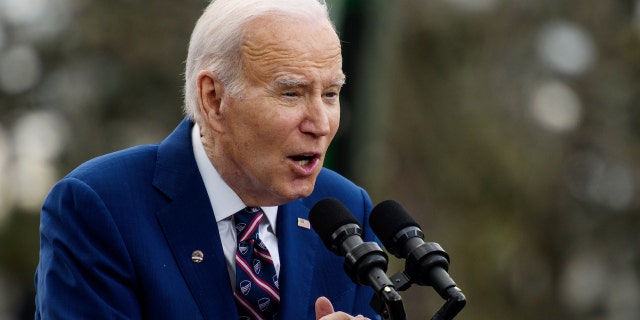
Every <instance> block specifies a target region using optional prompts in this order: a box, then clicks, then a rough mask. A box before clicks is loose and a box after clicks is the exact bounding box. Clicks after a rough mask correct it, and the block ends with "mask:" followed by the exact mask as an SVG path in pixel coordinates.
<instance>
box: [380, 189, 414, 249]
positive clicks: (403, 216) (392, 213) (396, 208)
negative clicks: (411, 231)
mask: <svg viewBox="0 0 640 320" xmlns="http://www.w3.org/2000/svg"><path fill="white" fill-rule="evenodd" d="M369 224H370V225H371V229H373V232H375V234H376V235H377V236H378V238H380V241H382V244H383V245H384V246H385V247H386V248H387V249H389V248H393V247H394V246H395V244H394V243H393V238H394V237H395V235H396V234H397V233H398V232H399V231H400V230H402V229H404V228H406V227H412V226H413V227H418V228H419V227H420V226H419V225H418V223H417V222H416V221H415V220H413V218H411V216H410V215H409V213H408V212H407V211H406V210H405V209H404V208H403V207H402V205H400V203H398V202H397V201H394V200H385V201H383V202H380V203H379V204H378V205H377V206H375V207H374V208H373V210H372V211H371V215H370V216H369Z"/></svg>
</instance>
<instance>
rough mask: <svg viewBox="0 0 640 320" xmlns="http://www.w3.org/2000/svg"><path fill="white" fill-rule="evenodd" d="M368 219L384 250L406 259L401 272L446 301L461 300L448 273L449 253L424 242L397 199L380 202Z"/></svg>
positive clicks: (460, 295) (418, 227)
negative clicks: (434, 291)
mask: <svg viewBox="0 0 640 320" xmlns="http://www.w3.org/2000/svg"><path fill="white" fill-rule="evenodd" d="M369 222H370V224H371V228H372V229H373V231H374V232H375V233H376V235H378V237H379V238H380V240H381V241H382V244H383V245H384V247H385V248H386V249H387V251H389V253H391V254H393V255H394V256H396V257H398V258H401V259H406V264H405V272H404V273H405V274H406V276H408V277H409V278H410V279H409V281H412V282H414V283H416V284H418V285H423V286H432V287H433V288H434V289H435V290H436V292H438V294H439V295H440V296H441V297H442V298H443V299H445V300H447V299H449V298H453V299H455V300H460V299H462V300H464V296H463V295H462V292H461V291H460V289H459V288H458V287H457V286H456V283H455V282H454V281H453V279H451V277H450V276H449V274H448V273H447V271H448V270H449V255H447V253H446V252H445V251H444V250H443V249H442V247H440V245H439V244H437V243H434V242H428V243H425V242H424V241H423V239H424V234H423V232H422V230H421V229H420V226H419V225H418V223H416V221H415V220H413V218H411V216H410V215H409V213H407V211H406V210H405V209H404V208H403V207H402V206H401V205H400V204H399V203H398V202H396V201H394V200H386V201H383V202H381V203H379V204H378V205H377V206H376V207H375V208H373V211H371V215H370V217H369ZM409 285H410V284H409ZM398 290H402V288H399V289H398ZM463 305H464V304H463Z"/></svg>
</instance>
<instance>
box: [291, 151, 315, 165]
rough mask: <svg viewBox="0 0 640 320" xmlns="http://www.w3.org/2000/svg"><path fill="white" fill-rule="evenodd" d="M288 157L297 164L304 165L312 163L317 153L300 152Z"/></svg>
mask: <svg viewBox="0 0 640 320" xmlns="http://www.w3.org/2000/svg"><path fill="white" fill-rule="evenodd" d="M289 158H290V159H291V160H293V161H295V162H296V163H298V165H300V166H303V167H304V166H306V165H308V164H310V163H312V162H313V161H314V160H315V159H317V158H318V155H317V154H300V155H295V156H291V157H289Z"/></svg>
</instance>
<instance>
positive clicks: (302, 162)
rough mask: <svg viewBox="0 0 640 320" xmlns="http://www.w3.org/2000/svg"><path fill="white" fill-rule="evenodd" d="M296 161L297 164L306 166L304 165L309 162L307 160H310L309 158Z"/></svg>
mask: <svg viewBox="0 0 640 320" xmlns="http://www.w3.org/2000/svg"><path fill="white" fill-rule="evenodd" d="M296 162H298V164H299V165H301V166H306V165H308V164H309V162H311V161H309V160H298V161H296Z"/></svg>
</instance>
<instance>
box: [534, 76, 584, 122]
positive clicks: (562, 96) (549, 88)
mask: <svg viewBox="0 0 640 320" xmlns="http://www.w3.org/2000/svg"><path fill="white" fill-rule="evenodd" d="M529 108H530V111H531V115H532V116H533V119H534V120H536V122H538V123H539V124H540V125H541V126H542V127H543V128H545V129H547V130H549V131H552V132H556V133H562V132H566V131H570V130H573V129H575V128H576V127H577V126H578V124H579V123H580V120H581V118H582V106H581V104H580V100H579V99H578V96H577V95H576V94H575V93H574V92H573V90H571V88H569V87H568V86H567V85H565V84H563V83H562V82H559V81H548V82H545V83H543V84H542V85H540V86H539V87H537V88H536V89H534V92H533V94H532V98H531V102H530V103H529Z"/></svg>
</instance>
